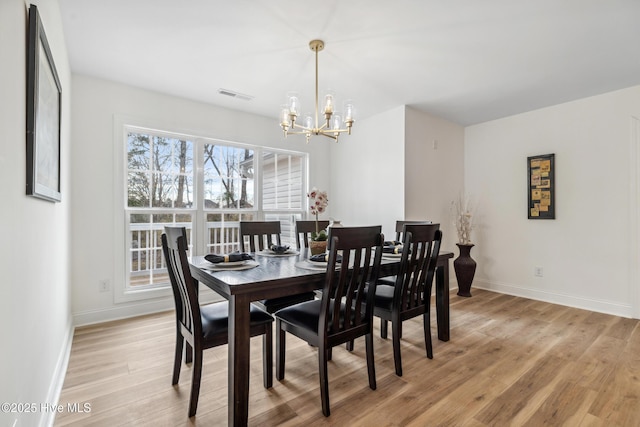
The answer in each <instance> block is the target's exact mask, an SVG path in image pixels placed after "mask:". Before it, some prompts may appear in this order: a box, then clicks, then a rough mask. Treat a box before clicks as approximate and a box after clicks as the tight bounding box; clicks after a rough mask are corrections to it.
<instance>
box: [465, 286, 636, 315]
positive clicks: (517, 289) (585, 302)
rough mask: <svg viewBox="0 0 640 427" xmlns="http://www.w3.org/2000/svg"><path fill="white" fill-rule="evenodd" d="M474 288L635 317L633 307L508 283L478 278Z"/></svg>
mask: <svg viewBox="0 0 640 427" xmlns="http://www.w3.org/2000/svg"><path fill="white" fill-rule="evenodd" d="M473 288H477V289H484V290H487V291H493V292H499V293H502V294H507V295H513V296H517V297H523V298H529V299H534V300H538V301H544V302H549V303H552V304H560V305H566V306H568V307H574V308H580V309H583V310H590V311H596V312H598V313H605V314H611V315H614V316H621V317H628V318H632V317H633V308H632V307H631V305H626V304H619V303H615V302H612V301H606V300H600V299H592V298H583V297H579V296H575V295H567V294H560V293H555V292H547V291H541V290H539V289H531V288H525V287H522V286H516V285H513V284H508V283H497V282H490V281H485V280H482V279H477V278H476V279H474V281H473V286H472V288H471V292H472V293H473Z"/></svg>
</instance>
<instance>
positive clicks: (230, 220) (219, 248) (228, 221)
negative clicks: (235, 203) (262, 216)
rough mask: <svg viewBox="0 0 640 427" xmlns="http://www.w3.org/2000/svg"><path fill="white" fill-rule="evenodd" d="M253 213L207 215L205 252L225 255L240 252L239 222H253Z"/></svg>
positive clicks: (254, 216)
mask: <svg viewBox="0 0 640 427" xmlns="http://www.w3.org/2000/svg"><path fill="white" fill-rule="evenodd" d="M255 218H256V215H255V214H254V213H253V212H241V213H240V212H237V213H226V214H220V213H210V214H207V224H206V227H207V233H206V235H207V238H208V240H207V242H206V246H207V248H206V252H207V253H216V254H227V253H230V252H234V251H239V250H240V237H239V236H240V221H255Z"/></svg>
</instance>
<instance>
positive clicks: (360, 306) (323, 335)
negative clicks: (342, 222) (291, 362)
mask: <svg viewBox="0 0 640 427" xmlns="http://www.w3.org/2000/svg"><path fill="white" fill-rule="evenodd" d="M331 235H332V236H331V241H330V243H329V258H328V261H327V274H326V278H325V282H324V287H323V290H322V298H321V299H318V300H313V301H307V302H303V303H300V304H296V305H292V306H290V307H287V308H283V309H281V310H278V311H277V312H276V313H275V317H276V378H277V379H278V380H283V379H284V371H285V338H286V333H287V332H289V333H290V334H293V335H295V336H297V337H298V338H301V339H303V340H305V341H306V342H307V343H308V344H310V345H311V346H314V347H317V349H318V365H319V366H318V368H319V379H320V398H321V401H322V413H323V414H324V415H325V416H327V417H328V416H329V415H330V413H331V411H330V409H329V376H328V372H327V364H328V363H327V361H328V360H329V359H330V357H331V349H332V348H333V347H335V346H337V345H340V344H344V343H347V342H349V341H352V340H354V339H355V338H358V337H361V336H364V337H365V342H366V354H367V371H368V376H369V387H370V388H371V389H372V390H375V389H376V373H375V365H374V360H373V325H372V323H373V299H374V296H375V295H374V292H375V287H376V280H377V278H378V275H379V270H380V263H381V259H382V244H383V242H384V236H383V234H382V227H381V226H372V227H343V228H337V229H334V230H332V231H331ZM372 248H374V249H375V251H372V250H371V249H372ZM339 253H340V254H339ZM347 266H348V267H349V268H345V267H347ZM367 286H370V289H371V291H372V292H369V293H368V294H367V293H366V292H364V290H365V288H366V287H367ZM365 295H366V297H365Z"/></svg>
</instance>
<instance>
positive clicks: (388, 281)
mask: <svg viewBox="0 0 640 427" xmlns="http://www.w3.org/2000/svg"><path fill="white" fill-rule="evenodd" d="M431 223H432V222H431V221H426V220H425V221H396V242H402V239H403V230H404V225H405V224H431ZM395 283H396V276H386V277H381V278H380V280H378V285H390V286H393V285H394V284H395ZM380 332H381V333H382V329H380ZM381 336H382V335H381ZM386 337H387V333H386V330H385V332H384V336H382V338H386Z"/></svg>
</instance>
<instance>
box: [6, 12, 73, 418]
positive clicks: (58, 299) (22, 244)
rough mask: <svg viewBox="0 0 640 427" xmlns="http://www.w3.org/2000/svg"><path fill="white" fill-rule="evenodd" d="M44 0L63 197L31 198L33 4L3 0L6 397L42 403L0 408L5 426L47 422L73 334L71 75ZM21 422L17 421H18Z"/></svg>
mask: <svg viewBox="0 0 640 427" xmlns="http://www.w3.org/2000/svg"><path fill="white" fill-rule="evenodd" d="M33 3H34V4H37V5H38V9H39V14H40V17H41V18H42V21H43V24H44V27H45V32H46V35H47V39H48V41H49V45H50V48H51V51H52V55H53V58H54V62H55V65H56V68H57V72H58V77H59V78H60V83H61V85H62V104H63V105H62V126H61V145H62V147H61V167H62V176H61V184H62V202H61V203H51V202H47V201H43V200H40V199H36V198H33V197H29V196H26V195H25V186H26V184H25V179H26V178H25V176H26V148H25V147H26V145H25V144H26V137H25V135H26V128H25V126H26V116H25V110H26V66H25V58H26V47H27V40H26V31H27V30H26V29H27V16H28V13H27V11H28V6H29V5H28V3H25V1H24V0H2V1H0V76H2V78H0V100H1V101H2V102H0V182H2V196H1V199H2V209H0V222H1V223H2V224H3V230H4V231H3V233H4V235H3V239H2V245H0V266H1V269H0V274H1V275H2V283H1V284H0V323H1V324H2V325H3V326H2V332H1V334H2V337H1V338H0V341H1V342H2V350H1V351H0V402H3V403H4V402H9V403H36V404H37V405H38V406H37V411H36V412H35V413H5V412H4V411H3V412H0V425H2V426H13V425H14V422H15V423H16V424H15V425H17V426H35V425H41V424H46V423H47V422H48V420H49V419H50V415H52V414H50V413H47V412H46V411H41V410H40V407H39V405H40V404H41V403H56V402H57V394H58V392H59V388H60V387H61V386H62V383H61V381H62V380H63V379H64V373H65V372H64V370H65V369H66V366H65V364H66V357H67V351H68V347H69V346H70V339H71V333H72V325H71V312H70V284H69V283H70V268H69V243H70V242H69V227H70V225H69V216H70V214H69V209H70V205H71V191H70V179H69V176H70V175H69V168H70V162H69V148H70V147H69V122H70V114H69V112H70V108H69V105H70V104H69V101H70V94H71V76H70V71H69V65H68V59H67V52H66V47H65V44H64V36H63V33H62V26H61V18H60V14H59V11H58V3H57V1H55V0H40V1H34V2H33ZM16 420H17V421H16Z"/></svg>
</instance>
